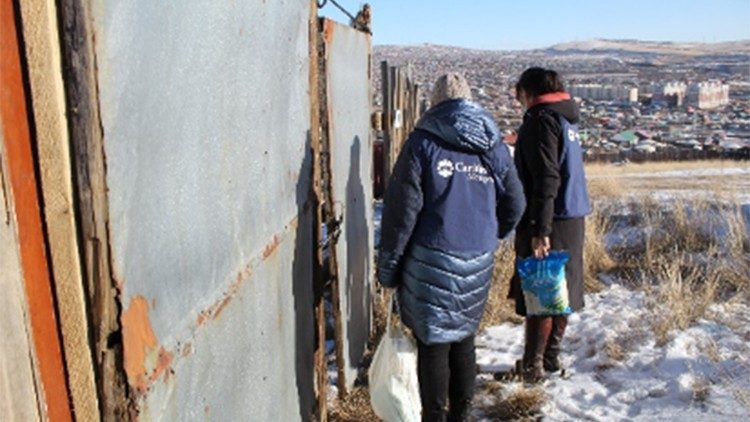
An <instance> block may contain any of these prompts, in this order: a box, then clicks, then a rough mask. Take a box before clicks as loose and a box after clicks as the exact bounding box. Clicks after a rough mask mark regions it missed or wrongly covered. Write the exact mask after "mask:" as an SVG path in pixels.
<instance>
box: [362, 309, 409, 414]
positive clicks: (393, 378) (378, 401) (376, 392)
mask: <svg viewBox="0 0 750 422" xmlns="http://www.w3.org/2000/svg"><path fill="white" fill-rule="evenodd" d="M392 307H393V302H392V301H391V302H390V303H389V305H388V318H387V320H386V329H385V334H383V338H382V339H381V340H380V344H379V345H378V348H377V350H376V351H375V356H373V358H372V364H371V365H370V370H369V371H368V376H369V380H370V404H371V405H372V410H373V411H375V414H376V415H377V416H378V417H379V418H381V419H383V420H384V421H386V422H399V421H403V422H412V421H415V422H417V421H419V420H421V417H422V416H421V415H422V402H421V401H420V398H419V380H418V379H417V345H416V344H415V342H414V339H412V338H410V337H408V336H407V335H406V334H405V333H404V330H403V328H402V327H401V326H400V325H399V326H398V327H392V326H391V308H392Z"/></svg>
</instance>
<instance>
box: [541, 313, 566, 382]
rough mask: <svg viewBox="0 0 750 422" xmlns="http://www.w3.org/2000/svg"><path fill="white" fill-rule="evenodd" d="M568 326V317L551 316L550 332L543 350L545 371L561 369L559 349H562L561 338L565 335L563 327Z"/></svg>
mask: <svg viewBox="0 0 750 422" xmlns="http://www.w3.org/2000/svg"><path fill="white" fill-rule="evenodd" d="M567 326H568V317H567V316H565V315H558V316H555V317H553V318H552V332H551V333H550V336H549V340H547V348H546V349H545V350H544V361H543V363H544V370H545V371H547V372H557V371H559V370H560V369H562V364H561V363H560V351H561V349H562V339H563V336H564V335H565V328H566V327H567Z"/></svg>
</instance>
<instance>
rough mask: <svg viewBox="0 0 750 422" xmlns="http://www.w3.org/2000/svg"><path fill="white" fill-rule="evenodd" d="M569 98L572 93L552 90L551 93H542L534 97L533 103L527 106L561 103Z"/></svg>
mask: <svg viewBox="0 0 750 422" xmlns="http://www.w3.org/2000/svg"><path fill="white" fill-rule="evenodd" d="M569 99H570V94H568V93H567V92H562V91H560V92H550V93H549V94H542V95H539V96H536V97H534V99H533V100H531V104H529V105H528V107H527V108H529V109H530V108H531V107H534V106H535V105H539V104H550V103H559V102H560V101H565V100H569Z"/></svg>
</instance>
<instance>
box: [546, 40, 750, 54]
mask: <svg viewBox="0 0 750 422" xmlns="http://www.w3.org/2000/svg"><path fill="white" fill-rule="evenodd" d="M544 51H547V52H550V53H593V54H596V53H603V52H607V53H617V52H619V53H623V54H656V55H683V56H702V55H738V54H739V55H749V54H750V40H743V41H731V42H721V43H675V42H658V41H639V40H604V39H594V40H586V41H574V42H567V43H562V44H556V45H553V46H551V47H549V48H547V49H544Z"/></svg>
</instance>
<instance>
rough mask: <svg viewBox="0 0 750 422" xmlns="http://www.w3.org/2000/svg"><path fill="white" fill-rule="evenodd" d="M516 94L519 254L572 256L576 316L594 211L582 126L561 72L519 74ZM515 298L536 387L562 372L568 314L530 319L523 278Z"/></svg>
mask: <svg viewBox="0 0 750 422" xmlns="http://www.w3.org/2000/svg"><path fill="white" fill-rule="evenodd" d="M516 96H517V98H518V100H519V101H520V102H521V104H523V106H524V107H525V108H526V113H525V114H524V117H523V123H522V125H521V128H520V129H519V131H518V140H517V142H516V151H515V155H514V159H515V163H516V169H517V170H518V175H519V177H520V178H521V182H522V183H523V190H524V193H525V195H526V202H527V203H528V207H527V209H526V212H525V213H524V215H523V218H522V219H521V222H520V223H519V225H518V228H517V230H516V242H515V247H516V256H517V258H518V259H521V258H526V257H529V256H531V255H534V256H535V257H537V258H542V257H544V256H546V255H547V253H548V252H549V251H550V250H553V249H554V250H565V251H568V252H569V253H570V260H569V261H568V263H567V265H566V268H565V277H566V280H567V287H568V295H569V302H570V307H571V308H572V309H573V311H578V310H580V309H581V308H583V240H584V232H585V228H584V220H585V216H586V215H588V214H589V213H590V212H591V207H590V205H589V198H588V193H587V191H586V178H585V174H584V169H583V154H582V150H581V145H580V140H579V138H578V130H577V127H576V124H577V123H578V121H579V114H578V107H577V105H576V103H575V102H574V101H573V100H572V99H571V98H570V95H569V94H568V93H566V92H565V91H564V87H563V84H562V81H561V79H560V77H559V76H558V74H557V73H556V72H555V71H553V70H548V69H542V68H538V67H537V68H530V69H527V70H526V71H524V72H523V74H521V77H520V79H519V81H518V83H517V84H516ZM509 297H510V298H512V299H515V301H516V313H518V314H519V315H522V316H526V344H525V347H524V354H523V359H522V360H520V361H519V362H517V364H516V368H517V369H518V370H519V372H521V373H522V374H523V376H524V378H525V379H526V380H527V381H532V382H535V381H539V380H541V379H542V378H543V377H544V374H545V371H547V372H556V371H559V370H560V360H559V356H560V346H561V342H562V338H563V335H564V333H565V327H566V326H567V323H568V318H567V316H564V315H559V316H554V317H539V316H527V315H526V307H525V304H524V297H523V292H522V289H521V283H520V279H519V277H518V274H516V275H515V276H514V277H513V280H512V281H511V287H510V293H509Z"/></svg>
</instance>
